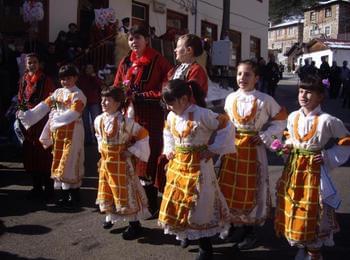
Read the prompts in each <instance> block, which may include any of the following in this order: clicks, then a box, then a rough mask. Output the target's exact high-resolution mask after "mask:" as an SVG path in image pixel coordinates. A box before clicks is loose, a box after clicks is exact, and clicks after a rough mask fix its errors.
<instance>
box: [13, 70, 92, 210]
mask: <svg viewBox="0 0 350 260" xmlns="http://www.w3.org/2000/svg"><path fill="white" fill-rule="evenodd" d="M78 75H79V72H78V69H77V68H76V67H75V66H74V65H64V66H62V67H61V68H60V70H59V75H58V76H59V78H60V82H61V84H62V88H58V89H57V90H56V91H54V92H53V93H52V94H51V96H49V97H48V98H46V99H45V101H42V102H40V103H39V104H38V105H37V106H35V107H34V108H32V109H30V110H27V111H25V112H23V111H20V112H19V113H18V118H19V119H20V120H21V122H22V123H23V125H24V127H25V128H29V127H30V126H32V125H33V124H35V123H36V122H38V121H39V120H40V119H41V118H43V117H44V116H45V115H46V114H47V113H49V112H50V110H51V111H52V112H51V113H50V119H49V123H48V126H49V129H48V128H47V127H45V129H44V132H43V133H42V136H45V137H48V136H49V137H50V136H52V140H51V142H52V143H51V144H53V148H52V153H53V161H52V166H51V178H52V179H54V187H55V189H58V190H62V197H61V199H59V200H58V201H57V203H58V204H59V205H61V206H64V207H67V208H72V207H74V208H75V207H77V206H78V202H79V188H80V186H81V181H82V177H83V175H84V127H83V123H82V120H81V115H82V112H83V110H84V106H85V104H86V97H85V96H84V94H83V92H82V91H81V90H80V89H79V88H78V87H77V86H76V84H75V83H76V81H77V79H78ZM48 131H50V132H51V135H50V133H47V132H48ZM44 141H45V142H44V145H45V146H48V145H50V139H49V138H47V139H45V140H44Z"/></svg>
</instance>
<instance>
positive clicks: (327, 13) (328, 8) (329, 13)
mask: <svg viewBox="0 0 350 260" xmlns="http://www.w3.org/2000/svg"><path fill="white" fill-rule="evenodd" d="M331 16H332V8H331V7H327V8H326V9H325V17H331Z"/></svg>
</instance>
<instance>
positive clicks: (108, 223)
mask: <svg viewBox="0 0 350 260" xmlns="http://www.w3.org/2000/svg"><path fill="white" fill-rule="evenodd" d="M102 227H103V228H104V229H111V228H112V227H113V223H112V221H106V220H105V221H103V223H102Z"/></svg>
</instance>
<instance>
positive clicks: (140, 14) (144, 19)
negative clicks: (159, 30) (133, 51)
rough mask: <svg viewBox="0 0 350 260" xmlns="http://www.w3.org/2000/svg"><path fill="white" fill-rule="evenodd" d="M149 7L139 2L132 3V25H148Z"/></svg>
mask: <svg viewBox="0 0 350 260" xmlns="http://www.w3.org/2000/svg"><path fill="white" fill-rule="evenodd" d="M148 10H149V7H148V5H146V4H143V3H139V2H132V8H131V15H132V21H131V23H132V25H137V24H140V25H146V26H147V25H148V21H149V18H148V16H149V11H148Z"/></svg>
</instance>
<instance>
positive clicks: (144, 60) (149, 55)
mask: <svg viewBox="0 0 350 260" xmlns="http://www.w3.org/2000/svg"><path fill="white" fill-rule="evenodd" d="M156 55H157V52H156V51H155V50H153V49H152V48H149V47H146V49H145V51H144V52H143V54H142V56H141V57H137V56H136V52H134V51H133V52H131V55H130V61H131V62H132V65H131V67H130V68H129V69H128V71H127V73H126V79H127V80H130V83H131V84H132V85H139V84H140V82H141V77H142V74H143V70H144V68H145V67H146V66H147V65H149V64H150V63H151V62H152V60H153V59H154V57H155V56H156Z"/></svg>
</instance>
